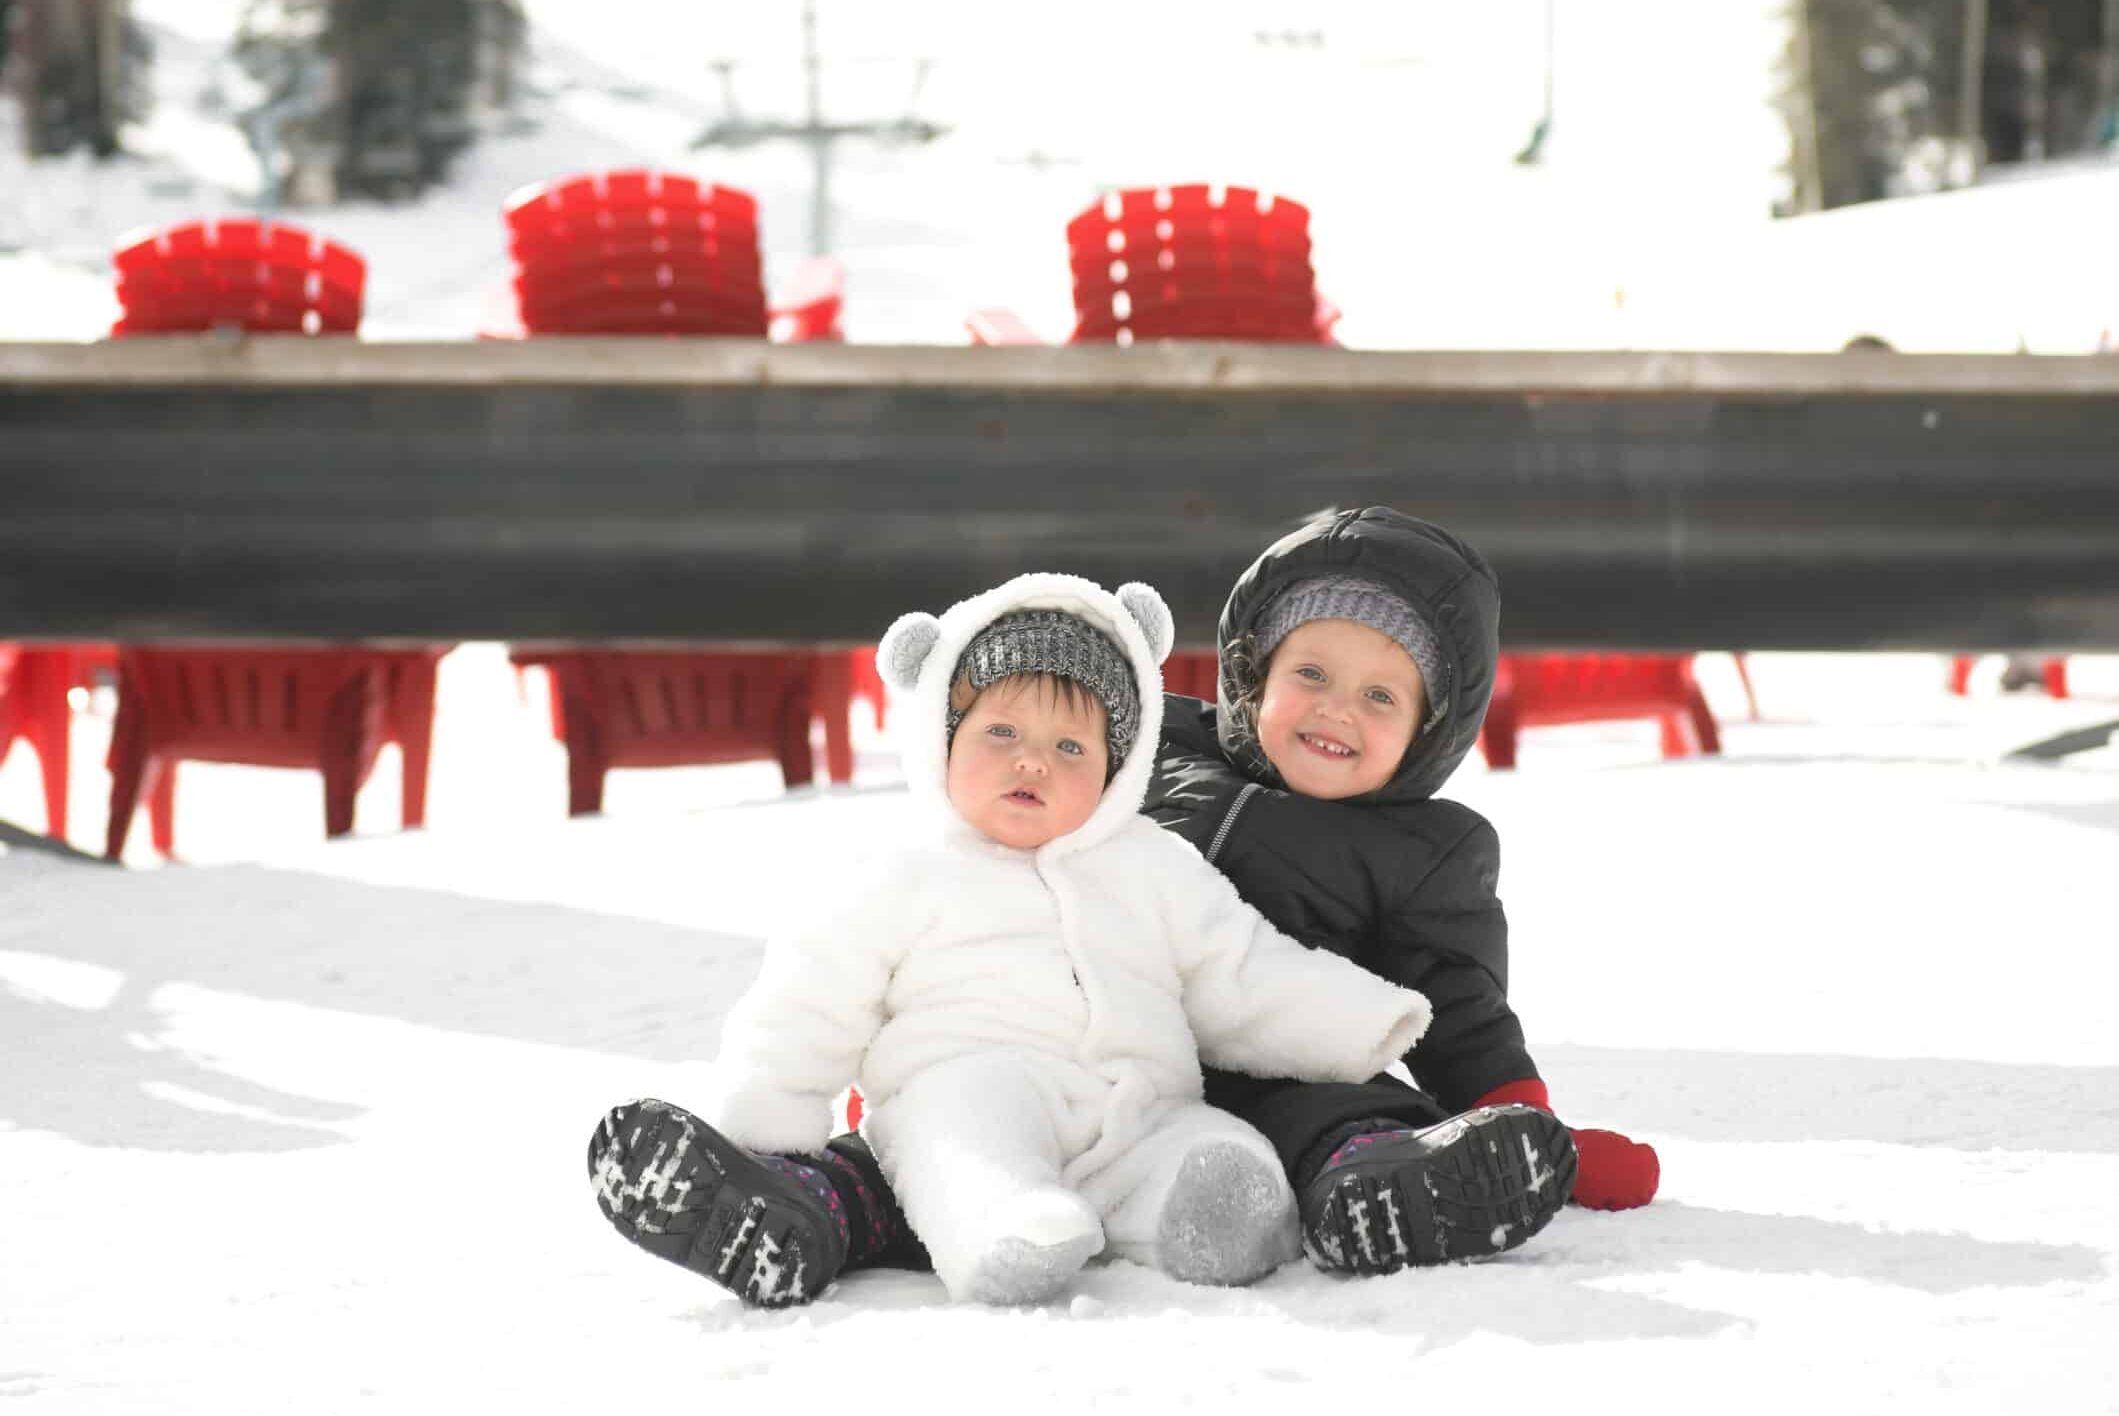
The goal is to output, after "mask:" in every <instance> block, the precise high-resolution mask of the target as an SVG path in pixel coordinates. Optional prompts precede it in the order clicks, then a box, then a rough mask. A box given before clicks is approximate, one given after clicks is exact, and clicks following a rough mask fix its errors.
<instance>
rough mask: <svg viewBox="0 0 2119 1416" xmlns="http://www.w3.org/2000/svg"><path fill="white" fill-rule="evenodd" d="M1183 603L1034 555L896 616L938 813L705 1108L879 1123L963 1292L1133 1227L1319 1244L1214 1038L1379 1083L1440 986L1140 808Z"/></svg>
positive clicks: (779, 1121)
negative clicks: (1365, 964)
mask: <svg viewBox="0 0 2119 1416" xmlns="http://www.w3.org/2000/svg"><path fill="white" fill-rule="evenodd" d="M1170 640H1171V623H1170V615H1169V611H1168V609H1167V608H1166V607H1165V606H1164V604H1163V601H1162V599H1161V597H1160V596H1159V595H1157V594H1156V593H1155V591H1154V590H1152V589H1150V588H1149V587H1147V586H1145V585H1137V584H1136V585H1127V586H1124V587H1122V588H1121V589H1120V590H1119V591H1118V593H1117V594H1116V595H1113V594H1111V593H1110V592H1108V591H1106V590H1104V589H1102V588H1101V587H1099V586H1097V585H1095V584H1093V583H1091V582H1089V581H1086V580H1081V579H1078V578H1075V577H1072V576H1064V575H1025V576H1019V577H1017V578H1016V579H1014V580H1011V581H1009V582H1007V583H1006V584H1004V585H1001V586H999V587H998V588H996V589H993V590H990V591H988V592H986V593H985V594H982V595H979V596H976V597H974V598H972V599H969V600H966V601H964V602H962V603H961V604H958V605H956V606H955V607H953V608H952V609H950V610H949V611H948V612H947V613H946V614H944V615H943V616H941V618H940V619H936V618H935V617H934V616H932V615H928V614H910V615H906V616H904V617H902V618H901V619H899V620H898V622H897V623H896V624H894V625H892V626H891V628H890V631H889V633H887V634H886V635H885V636H884V638H883V641H882V644H881V647H880V649H879V651H878V665H879V667H880V668H881V670H882V672H883V673H884V674H885V676H886V677H888V678H889V679H890V680H891V682H892V684H893V685H894V686H895V687H897V688H898V689H900V690H904V691H905V692H906V694H908V695H909V698H908V699H905V700H901V704H900V706H899V707H898V709H897V710H896V711H897V712H898V714H899V720H900V723H901V724H902V727H901V728H900V732H901V734H902V742H903V750H904V757H905V763H906V772H907V776H908V779H909V781H910V783H911V787H912V790H913V792H914V793H915V794H916V795H917V796H919V797H921V798H923V799H924V800H925V801H926V802H928V803H929V804H931V805H935V806H940V807H943V808H944V809H943V810H941V811H940V812H939V813H938V815H939V818H940V819H939V831H938V833H937V834H936V835H935V836H934V837H933V838H932V839H927V840H920V841H917V842H908V843H907V845H906V846H905V848H904V849H903V850H902V851H900V852H896V853H894V856H893V859H892V860H891V862H890V865H889V869H888V870H887V872H885V873H884V874H883V876H882V878H881V880H880V881H879V883H878V884H877V885H876V886H875V887H874V888H873V889H871V890H869V891H866V892H864V893H862V894H861V895H860V896H859V898H858V899H857V900H856V901H855V902H854V903H853V904H852V905H851V906H850V907H849V908H848V909H846V910H845V911H843V912H841V913H839V914H837V915H836V916H835V917H833V918H831V919H829V920H827V921H825V922H823V923H822V924H821V925H819V926H817V927H814V928H811V929H808V930H805V931H803V932H802V933H800V934H797V935H794V936H791V937H788V938H784V939H779V940H776V941H774V942H773V943H772V944H771V945H770V946H769V947H768V950H767V953H766V958H765V964H764V967H763V970H762V972H761V974H760V976H759V978H758V980H757V982H756V983H755V984H754V985H753V987H752V988H751V990H750V991H749V992H748V993H746V994H745V995H744V997H743V998H742V1000H741V1001H740V1002H738V1004H737V1005H736V1007H735V1009H734V1011H733V1012H732V1013H731V1014H730V1016H729V1019H728V1022H727V1026H726V1028H725V1030H724V1032H723V1035H722V1045H721V1053H720V1057H719V1060H718V1063H717V1064H716V1069H715V1077H716V1095H715V1096H714V1097H713V1098H712V1099H711V1100H710V1102H709V1104H708V1105H707V1106H705V1107H702V1108H701V1110H700V1115H701V1117H702V1118H703V1119H704V1120H705V1121H706V1122H708V1123H710V1124H711V1125H712V1126H713V1127H715V1128H718V1129H719V1130H720V1131H721V1132H722V1133H723V1134H724V1135H725V1136H726V1137H727V1138H728V1139H729V1140H732V1141H733V1142H735V1143H736V1144H737V1145H738V1146H742V1147H747V1148H749V1149H751V1150H753V1151H758V1152H778V1153H782V1154H815V1153H818V1152H820V1151H822V1150H823V1148H824V1143H825V1141H826V1139H827V1137H828V1136H829V1134H830V1130H831V1124H832V1106H833V1102H834V1099H835V1098H836V1097H837V1096H838V1095H839V1094H840V1093H841V1092H842V1091H843V1090H844V1089H845V1088H846V1086H847V1085H848V1084H849V1083H853V1082H858V1083H859V1085H860V1088H861V1091H862V1093H863V1095H864V1097H865V1098H866V1101H867V1107H868V1115H867V1120H866V1122H865V1125H864V1130H865V1132H866V1133H867V1135H868V1138H869V1140H870V1143H871V1144H872V1145H873V1146H874V1148H875V1151H876V1154H877V1156H878V1157H879V1159H880V1160H881V1162H882V1166H883V1169H884V1172H885V1174H886V1175H887V1176H888V1178H889V1180H890V1183H891V1186H892V1187H893V1188H894V1189H895V1190H896V1192H897V1195H898V1198H899V1200H900V1202H901V1203H902V1204H903V1206H904V1209H905V1213H906V1216H907V1217H908V1219H909V1220H910V1221H911V1223H912V1226H913V1228H914V1229H915V1230H916V1231H917V1232H918V1234H919V1236H920V1237H921V1239H922V1240H924V1241H925V1243H926V1245H927V1249H928V1252H929V1253H930V1254H931V1255H932V1256H933V1259H934V1267H935V1272H936V1273H937V1274H938V1275H939V1276H940V1277H941V1280H942V1282H943V1284H944V1285H945V1286H946V1288H947V1289H948V1291H949V1293H950V1296H951V1297H953V1298H956V1299H960V1300H961V1299H974V1300H980V1301H986V1302H1030V1301H1036V1300H1038V1299H1041V1298H1044V1297H1046V1296H1049V1295H1050V1294H1052V1293H1053V1292H1055V1291H1057V1290H1058V1289H1060V1288H1062V1287H1064V1286H1065V1284H1066V1283H1067V1281H1068V1279H1069V1278H1070V1276H1071V1275H1072V1274H1073V1273H1074V1272H1075V1271H1076V1270H1077V1269H1078V1268H1079V1267H1080V1266H1081V1265H1082V1264H1083V1263H1084V1262H1085V1261H1087V1260H1088V1259H1089V1258H1090V1257H1091V1256H1093V1255H1095V1254H1097V1253H1099V1252H1105V1253H1110V1254H1115V1255H1117V1256H1120V1257H1124V1258H1128V1259H1132V1260H1134V1261H1136V1262H1139V1263H1143V1264H1148V1265H1152V1266H1154V1267H1156V1268H1158V1269H1161V1270H1163V1271H1164V1272H1167V1273H1169V1274H1171V1275H1173V1276H1175V1277H1177V1278H1180V1279H1185V1280H1188V1281H1193V1282H1202V1283H1219V1284H1239V1283H1248V1282H1250V1281H1252V1280H1254V1279H1257V1278H1259V1277H1261V1276H1262V1275H1264V1274H1266V1273H1268V1272H1270V1271H1271V1270H1272V1269H1273V1268H1275V1267H1277V1266H1278V1265H1279V1264H1281V1263H1283V1262H1285V1261H1287V1260H1288V1259H1290V1258H1293V1257H1294V1256H1295V1255H1296V1254H1297V1253H1298V1252H1299V1239H1298V1231H1297V1224H1296V1218H1295V1204H1294V1198H1293V1195H1292V1193H1291V1192H1290V1190H1289V1186H1288V1182H1287V1179H1286V1176H1285V1173H1284V1171H1283V1169H1282V1167H1281V1165H1280V1163H1279V1160H1278V1158H1277V1157H1276V1156H1275V1154H1274V1152H1273V1149H1272V1147H1271V1146H1270V1145H1269V1144H1268V1143H1267V1142H1266V1140H1265V1139H1264V1137H1263V1136H1261V1135H1260V1134H1259V1133H1258V1132H1257V1131H1255V1130H1254V1129H1252V1127H1250V1126H1249V1125H1248V1124H1246V1123H1245V1122H1243V1121H1240V1120H1238V1119H1237V1118H1235V1117H1233V1116H1231V1115H1229V1114H1227V1113H1226V1112H1222V1111H1217V1110H1214V1109H1212V1108H1210V1107H1208V1106H1207V1105H1206V1104H1205V1103H1204V1102H1203V1101H1201V1099H1200V1095H1201V1076H1200V1057H1201V1056H1202V1054H1203V1055H1204V1056H1205V1057H1206V1058H1207V1060H1209V1061H1210V1062H1212V1063H1213V1064H1214V1065H1216V1066H1220V1067H1224V1068H1230V1069H1234V1070H1240V1071H1245V1072H1252V1073H1255V1074H1257V1075H1259V1076H1265V1077H1300V1078H1305V1079H1313V1080H1317V1081H1347V1082H1355V1081H1365V1080H1367V1079H1368V1078H1370V1077H1372V1076H1374V1075H1376V1074H1377V1073H1378V1072H1380V1071H1382V1070H1383V1069H1384V1068H1385V1067H1386V1066H1388V1065H1389V1064H1390V1063H1392V1062H1395V1061H1396V1060H1398V1059H1399V1058H1400V1057H1401V1056H1403V1055H1404V1053H1405V1052H1406V1050H1407V1049H1408V1048H1410V1047H1411V1046H1412V1044H1413V1042H1414V1041H1415V1040H1416V1039H1417V1038H1418V1037H1419V1036H1420V1034H1421V1033H1422V1032H1423V1031H1424V1030H1425V1028H1426V1026H1427V1023H1428V1018H1429V1009H1428V1004H1427V1000H1426V999H1425V998H1423V997H1422V996H1421V995H1419V994H1418V993H1414V992H1412V991H1410V990H1407V989H1403V988H1400V987H1397V986H1395V985H1393V984H1389V983H1386V982H1385V981H1383V980H1382V979H1380V978H1378V977H1377V976H1375V975H1373V974H1370V973H1368V972H1366V971H1364V970H1362V969H1360V968H1357V967H1355V966H1354V965H1352V964H1350V963H1348V962H1347V961H1346V960H1344V959H1341V958H1340V957H1338V956H1337V955H1335V954H1331V953H1329V952H1326V951H1323V950H1310V949H1305V948H1303V947H1302V946H1301V945H1299V944H1297V943H1295V942H1294V941H1293V940H1290V939H1288V938H1287V937H1286V936H1284V935H1282V934H1280V933H1279V932H1278V931H1276V930H1275V929H1274V928H1273V927H1272V926H1271V925H1270V924H1268V923H1267V922H1266V921H1265V919H1264V918H1263V917H1262V916H1260V915H1259V914H1258V912H1257V911H1255V910H1254V909H1252V908H1251V907H1250V906H1249V905H1247V904H1245V903H1244V902H1243V901H1242V900H1241V899H1240V898H1239V897H1238V895H1237V894H1236V891H1235V889H1234V888H1233V887H1232V886H1231V885H1230V884H1229V883H1228V881H1227V880H1226V879H1225V878H1224V877H1223V876H1222V875H1221V874H1220V872H1218V871H1216V870H1215V869H1213V867H1211V866H1209V865H1208V864H1206V862H1205V861H1204V860H1202V859H1201V858H1200V856H1199V854H1198V853H1197V852H1196V851H1195V850H1194V849H1193V848H1192V847H1191V846H1190V845H1188V844H1186V843H1185V842H1184V841H1182V840H1181V839H1179V838H1178V837H1177V836H1175V835H1173V834H1172V833H1170V832H1168V831H1165V830H1163V829H1161V828H1160V827H1158V826H1157V825H1156V824H1155V823H1154V822H1152V821H1150V820H1148V819H1147V818H1146V817H1144V816H1142V815H1140V804H1141V797H1142V793H1143V791H1144V789H1145V786H1146V783H1147V780H1148V776H1149V772H1150V768H1151V765H1152V764H1151V761H1150V758H1151V755H1152V754H1153V752H1154V751H1155V746H1156V743H1157V741H1158V740H1159V737H1160V729H1161V718H1162V684H1161V671H1160V668H1159V665H1160V664H1161V662H1162V659H1163V658H1164V656H1165V655H1166V654H1167V653H1168V652H1169V648H1170Z"/></svg>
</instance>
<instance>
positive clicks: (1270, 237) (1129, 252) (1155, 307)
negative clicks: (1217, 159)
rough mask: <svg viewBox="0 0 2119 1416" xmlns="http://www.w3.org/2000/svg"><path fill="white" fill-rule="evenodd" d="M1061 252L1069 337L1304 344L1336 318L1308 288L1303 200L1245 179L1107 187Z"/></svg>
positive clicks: (1326, 334) (1070, 230)
mask: <svg viewBox="0 0 2119 1416" xmlns="http://www.w3.org/2000/svg"><path fill="white" fill-rule="evenodd" d="M1067 249H1068V266H1069V269H1070V270H1071V272H1072V274H1073V277H1074V308H1075V327H1074V333H1073V335H1072V336H1071V338H1070V341H1069V342H1070V343H1076V344H1082V343H1094V342H1105V341H1116V342H1120V343H1130V342H1131V341H1133V340H1135V339H1246V340H1259V341H1270V342H1281V343H1296V344H1315V343H1320V342H1328V341H1329V339H1330V324H1331V322H1333V321H1336V319H1337V318H1338V314H1337V311H1336V310H1334V309H1332V307H1331V306H1330V304H1329V302H1326V301H1323V300H1321V299H1320V297H1319V295H1318V293H1317V277H1316V272H1315V270H1314V269H1313V268H1312V267H1311V264H1310V213H1309V209H1308V208H1307V207H1305V206H1303V205H1302V204H1301V203H1299V202H1292V201H1288V200H1287V199H1285V198H1275V197H1273V196H1271V195H1270V194H1265V193H1260V192H1258V191H1255V190H1253V189H1251V188H1248V187H1228V188H1220V187H1210V186H1206V185H1203V184H1192V185H1188V186H1177V187H1143V188H1132V189H1129V190H1125V191H1119V192H1113V193H1111V194H1109V195H1107V196H1106V197H1105V198H1104V199H1103V200H1102V201H1100V202H1097V203H1095V204H1094V205H1092V206H1090V207H1089V208H1088V209H1087V210H1086V211H1084V212H1082V213H1081V214H1080V215H1079V216H1077V217H1075V218H1074V220H1073V221H1071V222H1069V223H1068V224H1067ZM1320 320H1323V321H1324V323H1323V325H1322V326H1321V327H1320Z"/></svg>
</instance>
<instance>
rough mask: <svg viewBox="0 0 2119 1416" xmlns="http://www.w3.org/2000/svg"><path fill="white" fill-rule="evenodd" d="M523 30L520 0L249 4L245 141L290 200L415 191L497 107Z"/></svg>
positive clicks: (244, 46)
mask: <svg viewBox="0 0 2119 1416" xmlns="http://www.w3.org/2000/svg"><path fill="white" fill-rule="evenodd" d="M524 33H525V26H524V24H523V21H522V11H521V7H520V4H519V0H251V3H250V7H249V10H248V11H247V12H246V15H245V19H244V25H243V31H242V34H241V36H240V38H239V39H238V43H237V53H238V57H239V58H241V59H242V61H243V63H244V65H245V67H246V69H248V70H249V71H250V72H251V73H252V74H253V76H255V77H256V78H258V79H259V81H260V82H261V83H262V84H263V85H264V87H265V89H266V92H267V98H266V101H265V103H264V104H262V105H260V106H259V107H258V108H257V109H254V110H253V111H252V113H251V114H249V115H246V117H247V118H248V119H249V120H250V126H251V128H252V129H254V130H255V132H256V137H254V138H253V142H254V144H255V145H256V146H258V148H259V152H260V158H261V160H263V161H265V162H266V163H267V166H268V170H269V171H273V172H274V173H275V174H276V177H275V182H276V185H277V187H278V189H279V190H280V191H281V192H282V193H283V195H284V196H285V198H286V199H287V200H289V201H292V202H294V203H296V204H300V203H303V202H308V201H317V200H327V199H330V198H332V197H334V196H338V195H360V196H371V197H380V198H384V199H400V198H405V197H410V196H414V195H417V194H418V193H419V192H421V191H424V190H425V189H426V188H428V187H430V186H432V185H433V184H435V183H436V182H439V181H441V180H442V179H443V177H444V176H446V174H447V171H448V167H449V163H450V162H451V161H452V160H453V159H454V158H455V157H456V156H457V155H458V154H459V153H461V152H462V151H463V150H464V149H465V148H466V147H468V146H469V145H470V143H471V142H472V140H473V138H474V137H475V134H476V128H475V122H474V120H475V118H476V116H477V114H478V113H479V112H480V111H482V110H483V109H486V108H495V107H502V106H505V101H506V98H507V97H508V96H507V95H506V94H504V93H503V92H502V89H503V86H504V85H508V84H509V83H510V82H511V76H512V73H513V71H514V67H515V55H516V53H517V52H518V51H519V50H520V49H521V47H522V44H523V41H524Z"/></svg>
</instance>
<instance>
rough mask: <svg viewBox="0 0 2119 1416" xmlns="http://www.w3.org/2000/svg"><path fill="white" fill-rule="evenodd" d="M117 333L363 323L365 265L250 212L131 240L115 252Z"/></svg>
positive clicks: (325, 328)
mask: <svg viewBox="0 0 2119 1416" xmlns="http://www.w3.org/2000/svg"><path fill="white" fill-rule="evenodd" d="M112 261H113V264H115V265H116V267H117V271H118V303H119V305H120V306H121V307H122V309H123V313H122V315H121V316H120V318H119V320H118V322H117V323H116V324H115V325H113V326H112V327H111V333H112V334H113V335H117V336H124V335H133V334H174V333H182V332H187V331H198V330H207V329H212V328H214V327H216V326H222V325H234V326H237V327H240V328H242V329H247V330H256V331H261V332H275V333H295V334H299V333H309V334H345V333H350V332H352V331H353V330H354V329H356V328H358V327H359V325H360V319H361V301H362V297H363V293H364V291H365V289H366V286H367V274H368V268H367V263H366V262H364V261H363V260H362V259H361V258H360V257H359V256H358V255H356V254H354V253H353V252H352V251H351V250H349V249H347V248H346V247H344V246H341V245H339V244H338V243H337V242H335V241H326V240H323V239H321V238H320V237H318V236H316V235H314V234H312V233H311V232H308V231H305V230H303V229H302V228H301V227H299V226H290V225H287V224H286V223H284V222H279V223H266V222H259V221H257V220H255V219H253V218H250V217H232V218H228V219H225V220H220V221H187V222H183V223H181V224H179V225H176V226H171V227H168V228H165V229H163V230H161V231H152V232H148V233H145V234H143V235H138V236H134V237H130V238H128V239H126V240H125V241H124V242H123V243H122V244H121V245H120V246H119V247H118V250H117V252H116V254H115V255H114V256H113V257H112Z"/></svg>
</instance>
